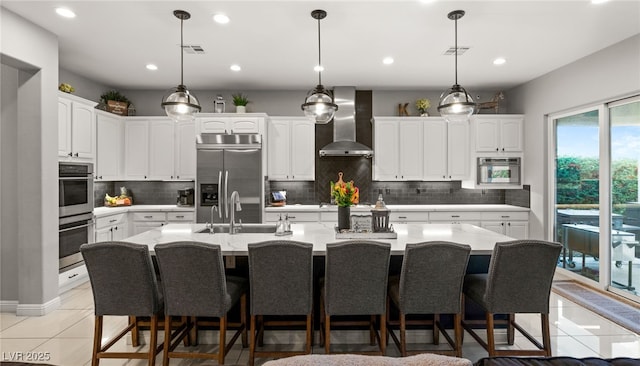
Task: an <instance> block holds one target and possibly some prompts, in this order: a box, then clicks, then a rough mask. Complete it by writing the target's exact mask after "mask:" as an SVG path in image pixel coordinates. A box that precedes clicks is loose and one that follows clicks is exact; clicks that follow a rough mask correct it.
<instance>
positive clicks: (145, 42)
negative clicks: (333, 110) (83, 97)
mask: <svg viewBox="0 0 640 366" xmlns="http://www.w3.org/2000/svg"><path fill="white" fill-rule="evenodd" d="M0 3H1V5H2V6H3V7H5V8H7V9H9V10H11V11H13V12H15V13H17V14H19V15H21V16H22V17H24V18H26V19H28V20H30V21H31V22H33V23H35V24H38V25H40V26H41V27H43V28H45V29H47V30H49V31H51V32H53V33H55V34H57V35H58V37H59V47H60V65H61V67H63V68H65V69H67V70H70V71H72V72H75V73H77V74H80V75H83V76H85V77H88V78H90V79H92V80H95V81H97V82H100V83H103V84H106V85H109V86H113V87H117V88H122V89H168V88H171V87H174V86H175V85H177V84H178V82H179V81H180V56H179V55H180V54H179V44H180V21H179V20H178V19H177V18H175V17H174V16H173V10H175V9H182V10H186V11H188V12H190V13H191V19H189V20H187V21H185V22H184V39H185V44H195V45H200V46H202V47H203V48H204V50H205V54H203V55H194V54H185V57H184V63H185V73H184V82H185V84H186V85H187V87H189V88H190V89H209V90H240V89H244V90H248V89H253V90H260V89H263V90H264V89H276V90H288V89H310V88H311V87H313V86H314V85H315V84H316V83H317V74H316V73H315V72H314V71H313V67H314V66H315V65H316V64H317V58H318V54H317V22H316V20H315V19H313V18H311V15H310V13H311V11H312V10H314V9H318V8H320V9H324V10H326V11H327V13H328V16H327V18H325V19H324V20H322V21H321V27H322V61H323V64H324V66H325V71H324V72H323V73H322V79H323V84H325V85H326V86H329V87H331V86H334V85H352V86H357V87H358V88H359V89H382V90H403V89H406V90H412V89H442V88H446V87H449V86H451V84H453V81H454V57H453V56H445V55H444V52H445V51H446V50H447V49H448V48H449V47H452V46H453V45H454V22H453V21H452V20H449V19H448V18H447V13H448V12H450V11H451V10H456V9H462V10H465V11H466V15H465V16H464V17H463V18H462V19H461V20H459V21H458V45H459V46H468V47H470V50H468V51H467V52H466V53H465V54H464V55H462V56H459V57H458V64H459V66H458V81H459V82H460V84H461V85H463V86H465V87H466V88H474V89H497V88H500V89H507V88H510V87H513V86H516V85H519V84H522V83H524V82H526V81H529V80H531V79H533V78H536V77H538V76H540V75H543V74H545V73H548V72H549V71H552V70H554V69H557V68H559V67H562V66H563V65H566V64H568V63H571V62H573V61H575V60H578V59H580V58H582V57H584V56H587V55H589V54H591V53H593V52H596V51H598V50H600V49H603V48H605V47H607V46H610V45H612V44H614V43H617V42H619V41H621V40H623V39H625V38H628V37H630V36H633V35H635V34H638V33H640V1H638V0H634V1H621V0H618V1H616V0H612V1H609V2H607V3H604V4H601V5H595V4H592V3H591V1H589V0H573V1H544V0H538V1H518V0H512V1H446V0H440V1H437V0H436V1H433V2H430V3H426V2H425V1H418V0H414V1H408V0H407V1H403V0H395V1H393V0H387V1H382V0H378V1H345V0H342V1H337V0H335V1H331V0H324V1H305V0H298V1H266V0H263V1H242V0H235V1H96V0H85V1H66V0H56V1H25V0H2V1H1V2H0ZM57 6H66V7H68V8H70V9H72V10H73V11H74V12H75V13H76V14H77V17H76V18H74V19H65V18H62V17H60V16H58V15H56V14H55V11H54V9H55V7H57ZM215 13H225V14H227V15H228V16H229V17H230V18H231V22H230V23H228V24H226V25H220V24H217V23H215V22H213V20H212V15H214V14H215ZM386 56H392V57H393V58H394V59H395V63H394V64H393V65H390V66H386V65H383V64H382V59H383V58H384V57H386ZM498 56H501V57H504V58H506V59H507V63H506V64H504V65H502V66H500V67H497V66H494V65H493V64H492V61H493V59H494V58H496V57H498ZM147 63H154V64H156V65H158V67H159V69H158V70H157V71H155V72H151V71H148V70H146V69H145V65H146V64H147ZM234 63H235V64H239V65H241V67H242V71H240V72H232V71H230V70H229V66H230V65H231V64H234ZM603 72H606V70H603Z"/></svg>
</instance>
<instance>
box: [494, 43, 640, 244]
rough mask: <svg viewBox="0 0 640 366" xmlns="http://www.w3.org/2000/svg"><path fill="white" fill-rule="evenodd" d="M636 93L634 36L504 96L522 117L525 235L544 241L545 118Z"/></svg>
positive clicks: (639, 75) (639, 70) (639, 60)
mask: <svg viewBox="0 0 640 366" xmlns="http://www.w3.org/2000/svg"><path fill="white" fill-rule="evenodd" d="M638 92H640V35H636V36H634V37H631V38H628V39H626V40H624V41H622V42H619V43H617V44H615V45H613V46H611V47H608V48H606V49H604V50H601V51H599V52H596V53H594V54H592V55H589V56H587V57H584V58H582V59H580V60H578V61H576V62H573V63H571V64H569V65H566V66H564V67H562V68H560V69H557V70H554V71H552V72H550V73H548V74H546V75H543V76H541V77H539V78H537V79H535V80H533V81H530V82H528V83H526V84H523V85H521V86H519V87H516V88H514V89H512V90H509V91H508V93H506V95H507V98H508V102H509V105H508V108H509V112H510V113H522V114H524V115H525V130H524V135H525V156H526V168H525V172H524V174H525V182H524V183H525V184H529V185H531V215H530V225H529V232H530V235H531V237H532V238H539V239H548V236H547V235H548V232H549V230H550V228H548V227H545V225H546V222H547V217H548V216H547V215H548V214H549V209H548V208H547V207H546V206H547V197H548V196H547V195H548V194H550V193H549V192H547V181H548V179H551V177H548V175H547V170H548V163H549V157H548V156H547V146H548V144H547V138H546V136H547V126H546V120H545V116H546V115H548V114H551V113H555V112H560V111H563V110H567V109H573V108H575V107H580V106H584V105H587V104H593V103H598V102H603V101H609V100H615V99H617V98H619V97H622V96H627V95H630V94H633V93H638Z"/></svg>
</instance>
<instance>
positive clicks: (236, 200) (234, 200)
mask: <svg viewBox="0 0 640 366" xmlns="http://www.w3.org/2000/svg"><path fill="white" fill-rule="evenodd" d="M234 204H235V207H234ZM236 211H242V206H240V194H239V193H238V191H233V192H232V193H231V197H229V212H230V215H229V234H237V232H238V230H239V229H240V228H242V220H240V222H239V223H237V224H236V222H235V216H236V215H235V213H236Z"/></svg>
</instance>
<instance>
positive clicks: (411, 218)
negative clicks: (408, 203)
mask: <svg viewBox="0 0 640 366" xmlns="http://www.w3.org/2000/svg"><path fill="white" fill-rule="evenodd" d="M389 221H390V222H391V223H392V224H393V223H394V222H421V223H424V224H426V223H427V222H428V221H429V213H428V212H411V211H391V213H389Z"/></svg>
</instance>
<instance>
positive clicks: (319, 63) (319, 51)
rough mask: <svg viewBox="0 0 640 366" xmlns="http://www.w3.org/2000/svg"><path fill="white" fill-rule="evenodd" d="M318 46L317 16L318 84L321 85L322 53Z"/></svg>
mask: <svg viewBox="0 0 640 366" xmlns="http://www.w3.org/2000/svg"><path fill="white" fill-rule="evenodd" d="M321 52H322V51H321V47H320V18H318V85H322V54H321Z"/></svg>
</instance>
